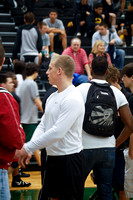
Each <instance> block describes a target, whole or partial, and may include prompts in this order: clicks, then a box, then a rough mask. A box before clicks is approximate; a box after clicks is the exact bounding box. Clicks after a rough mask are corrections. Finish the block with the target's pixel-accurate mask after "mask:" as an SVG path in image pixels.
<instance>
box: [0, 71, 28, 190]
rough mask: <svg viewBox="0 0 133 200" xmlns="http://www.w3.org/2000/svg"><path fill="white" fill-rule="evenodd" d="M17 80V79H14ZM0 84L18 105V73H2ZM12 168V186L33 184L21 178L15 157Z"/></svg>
mask: <svg viewBox="0 0 133 200" xmlns="http://www.w3.org/2000/svg"><path fill="white" fill-rule="evenodd" d="M14 80H15V81H14ZM0 82H1V83H0V84H1V86H2V87H3V88H5V89H7V91H8V92H10V93H11V94H12V95H13V97H14V99H15V100H16V101H17V103H18V105H19V104H20V99H19V97H18V96H17V95H16V94H15V85H16V75H15V74H14V73H13V72H7V73H5V74H0ZM10 168H12V169H13V172H12V177H13V180H12V187H28V186H30V185H31V183H26V182H24V181H22V180H21V178H20V175H19V165H18V160H17V159H14V160H13V162H12V164H11V166H10ZM10 168H9V171H10ZM25 175H26V174H25Z"/></svg>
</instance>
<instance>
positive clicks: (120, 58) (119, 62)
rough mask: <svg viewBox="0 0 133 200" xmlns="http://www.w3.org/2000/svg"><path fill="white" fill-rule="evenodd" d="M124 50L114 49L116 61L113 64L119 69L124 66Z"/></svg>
mask: <svg viewBox="0 0 133 200" xmlns="http://www.w3.org/2000/svg"><path fill="white" fill-rule="evenodd" d="M124 61H125V51H124V50H123V49H116V61H115V66H116V67H117V68H118V69H119V70H121V69H122V68H123V66H124Z"/></svg>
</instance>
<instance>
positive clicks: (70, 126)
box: [24, 85, 84, 155]
mask: <svg viewBox="0 0 133 200" xmlns="http://www.w3.org/2000/svg"><path fill="white" fill-rule="evenodd" d="M83 118H84V102H83V99H82V96H81V94H80V92H79V91H78V90H76V88H75V87H74V86H73V85H71V86H69V87H68V88H67V89H65V90H64V91H62V92H60V93H58V91H57V92H55V93H53V94H52V95H51V96H50V97H49V98H48V99H47V102H46V109H45V114H44V115H43V117H42V119H41V122H40V124H39V125H38V127H37V129H36V130H35V132H34V134H33V137H32V139H31V141H29V142H28V143H26V144H25V145H24V148H25V150H26V152H30V153H33V152H34V151H35V150H36V149H41V148H44V147H46V150H47V154H48V155H68V154H73V153H78V152H80V151H81V150H82V149H83V147H82V123H83Z"/></svg>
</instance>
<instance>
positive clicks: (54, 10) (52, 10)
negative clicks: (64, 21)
mask: <svg viewBox="0 0 133 200" xmlns="http://www.w3.org/2000/svg"><path fill="white" fill-rule="evenodd" d="M51 12H55V13H56V14H57V15H58V12H57V10H56V9H50V11H49V14H50V13H51Z"/></svg>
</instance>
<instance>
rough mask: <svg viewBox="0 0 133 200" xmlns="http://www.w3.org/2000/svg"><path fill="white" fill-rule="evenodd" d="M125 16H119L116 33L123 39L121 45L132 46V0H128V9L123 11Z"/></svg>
mask: <svg viewBox="0 0 133 200" xmlns="http://www.w3.org/2000/svg"><path fill="white" fill-rule="evenodd" d="M124 15H125V18H121V20H120V25H119V26H118V35H119V36H120V37H121V39H122V40H123V46H124V47H126V45H127V46H128V45H131V46H133V19H132V15H133V0H130V2H129V5H128V10H127V12H125V14H124Z"/></svg>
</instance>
